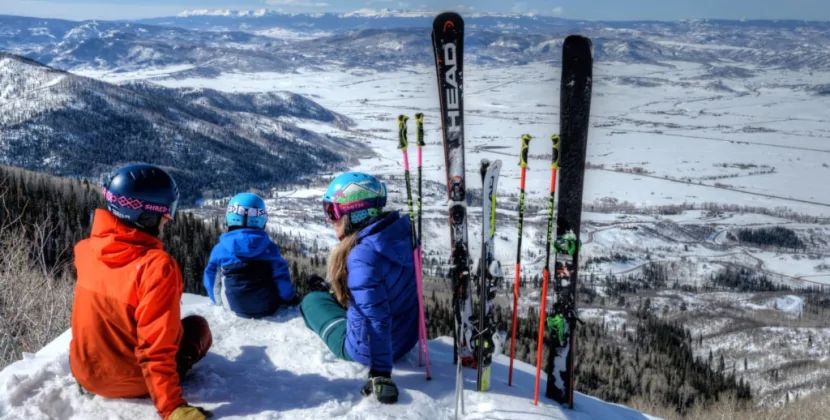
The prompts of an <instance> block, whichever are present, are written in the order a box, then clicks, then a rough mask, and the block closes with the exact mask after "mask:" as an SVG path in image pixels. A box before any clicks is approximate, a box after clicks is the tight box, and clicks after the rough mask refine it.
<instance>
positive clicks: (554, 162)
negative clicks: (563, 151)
mask: <svg viewBox="0 0 830 420" xmlns="http://www.w3.org/2000/svg"><path fill="white" fill-rule="evenodd" d="M550 141H551V143H553V156H552V158H551V160H550V167H551V168H553V169H557V168H559V141H560V138H559V134H554V135H552V136H550Z"/></svg>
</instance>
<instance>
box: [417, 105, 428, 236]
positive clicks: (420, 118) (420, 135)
mask: <svg viewBox="0 0 830 420" xmlns="http://www.w3.org/2000/svg"><path fill="white" fill-rule="evenodd" d="M415 123H416V133H417V139H418V140H417V142H416V143H415V146H416V149H417V150H418V244H419V245H421V247H422V248H423V244H424V235H423V232H422V231H421V220H422V215H423V209H422V207H421V205H422V203H423V198H424V196H423V193H422V191H423V190H422V188H421V187H422V184H423V183H422V176H421V168H422V167H423V158H422V155H421V147H422V146H425V145H426V143H424V114H423V113H421V112H419V113H417V114H415Z"/></svg>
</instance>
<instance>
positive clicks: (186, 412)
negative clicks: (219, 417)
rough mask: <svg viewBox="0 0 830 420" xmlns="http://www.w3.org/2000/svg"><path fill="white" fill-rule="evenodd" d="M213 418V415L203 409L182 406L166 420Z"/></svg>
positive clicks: (203, 419)
mask: <svg viewBox="0 0 830 420" xmlns="http://www.w3.org/2000/svg"><path fill="white" fill-rule="evenodd" d="M209 417H213V413H211V412H210V411H208V410H205V409H204V408H202V407H194V406H192V405H187V404H185V405H180V406H178V407H176V409H175V410H173V412H172V413H170V415H169V416H167V419H166V420H205V419H207V418H209Z"/></svg>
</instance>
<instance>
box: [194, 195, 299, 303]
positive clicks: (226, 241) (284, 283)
mask: <svg viewBox="0 0 830 420" xmlns="http://www.w3.org/2000/svg"><path fill="white" fill-rule="evenodd" d="M267 222H268V212H267V209H266V207H265V201H263V200H262V198H260V197H259V196H257V195H256V194H252V193H241V194H237V195H236V196H234V197H233V198H232V199H231V201H230V202H229V203H228V209H227V212H226V213H225V223H226V224H227V226H228V232H226V233H224V234H222V236H221V237H219V243H218V244H216V246H214V247H213V251H211V253H210V260H209V261H208V265H207V267H205V275H204V284H205V289H207V292H208V296H209V297H210V300H211V302H213V303H220V304H222V305H223V306H225V307H228V308H230V309H231V310H232V311H233V312H235V313H236V314H237V315H240V316H242V317H246V318H260V317H264V316H268V315H271V314H273V313H274V312H276V310H277V309H278V308H279V305H280V303H288V304H290V303H293V302H294V301H295V300H296V296H295V293H294V285H293V284H292V283H291V275H290V274H289V271H288V263H287V262H286V261H285V259H283V258H282V256H281V255H280V249H279V247H278V246H277V245H276V244H275V243H273V242H272V241H271V238H270V237H268V233H267V232H265V224H266V223H267ZM217 274H219V279H218V281H217Z"/></svg>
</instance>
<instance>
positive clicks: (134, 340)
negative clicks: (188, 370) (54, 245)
mask: <svg viewBox="0 0 830 420" xmlns="http://www.w3.org/2000/svg"><path fill="white" fill-rule="evenodd" d="M75 267H76V269H77V272H78V281H77V283H76V285H75V301H74V305H73V307H72V342H71V343H70V350H69V366H70V368H71V370H72V374H73V375H74V376H75V378H76V379H77V381H78V383H79V384H80V385H81V386H82V387H84V388H85V389H86V390H88V391H90V392H92V393H94V394H97V395H101V396H103V397H107V398H128V397H144V396H147V395H148V394H149V396H150V397H151V398H152V399H153V403H154V404H155V406H156V410H158V413H159V414H160V415H161V416H162V418H167V416H168V415H169V414H170V413H171V412H173V410H175V409H176V407H178V406H180V405H182V404H185V401H184V399H183V398H182V389H181V385H180V383H179V375H178V373H176V353H177V352H178V350H179V342H180V340H181V336H182V324H181V319H180V310H181V306H180V305H181V296H182V288H183V282H182V274H181V271H180V269H179V266H178V264H176V261H175V260H174V259H173V258H172V257H171V256H170V255H169V254H167V253H166V252H165V251H164V249H163V246H162V242H161V240H160V239H159V238H157V237H155V236H153V235H150V234H147V233H144V232H142V231H140V230H138V229H135V228H132V227H129V226H127V225H125V224H123V223H121V222H120V221H119V220H118V219H116V218H115V216H113V215H112V213H110V212H109V211H107V210H100V209H99V210H96V211H95V219H94V221H93V224H92V234H91V235H90V237H89V238H87V239H84V240H82V241H80V242H78V243H77V244H76V245H75Z"/></svg>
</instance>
